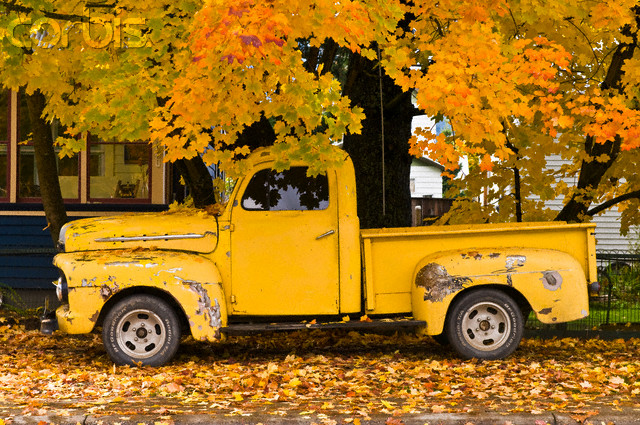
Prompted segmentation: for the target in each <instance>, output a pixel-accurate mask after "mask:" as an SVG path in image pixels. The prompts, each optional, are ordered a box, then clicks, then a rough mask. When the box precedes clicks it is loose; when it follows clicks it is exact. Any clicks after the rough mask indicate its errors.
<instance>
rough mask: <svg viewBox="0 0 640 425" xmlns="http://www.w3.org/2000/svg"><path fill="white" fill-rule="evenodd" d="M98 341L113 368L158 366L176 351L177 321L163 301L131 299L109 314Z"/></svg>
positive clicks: (178, 333) (140, 297)
mask: <svg viewBox="0 0 640 425" xmlns="http://www.w3.org/2000/svg"><path fill="white" fill-rule="evenodd" d="M102 341H103V343H104V347H105V349H106V350H107V354H109V357H111V360H113V362H114V363H116V364H119V365H124V364H128V365H147V366H161V365H163V364H165V363H166V362H168V361H169V360H171V358H172V357H173V356H174V355H175V354H176V352H177V351H178V346H179V345H180V321H179V320H178V317H177V315H176V313H175V311H174V310H173V308H172V307H171V306H170V305H169V304H167V303H166V302H165V301H164V300H162V299H160V298H158V297H154V296H152V295H133V296H131V297H128V298H125V299H123V300H121V301H119V302H118V303H117V304H116V305H114V306H113V308H111V310H109V312H108V313H107V315H106V316H105V319H104V324H103V327H102Z"/></svg>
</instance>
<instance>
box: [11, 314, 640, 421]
mask: <svg viewBox="0 0 640 425" xmlns="http://www.w3.org/2000/svg"><path fill="white" fill-rule="evenodd" d="M3 320H4V319H2V318H0V364H1V365H2V366H1V369H0V394H2V401H0V418H2V416H3V415H2V408H5V410H6V408H8V407H11V406H13V408H15V407H18V408H20V409H21V410H22V412H24V413H27V414H29V413H34V412H35V413H37V412H38V410H39V409H42V408H44V407H47V408H49V409H50V408H51V407H52V406H54V407H55V406H58V407H59V408H60V409H62V410H64V409H69V408H83V409H86V411H87V412H89V413H92V414H101V413H105V412H109V413H113V412H120V413H122V414H134V413H143V412H146V413H156V414H163V413H178V412H187V413H190V412H203V411H208V412H212V411H220V412H221V413H225V414H246V413H251V412H256V411H265V409H266V410H267V411H268V412H269V413H273V414H281V415H296V416H297V415H310V416H313V415H318V414H320V415H322V414H342V415H344V417H345V418H347V419H346V420H347V422H353V421H355V423H358V422H359V421H360V420H362V419H366V418H367V417H368V416H369V415H370V414H372V413H381V412H382V413H388V414H389V415H394V414H395V415H398V414H402V413H419V412H420V413H424V412H482V411H499V412H533V413H536V412H538V411H549V410H553V411H558V412H565V413H568V414H570V415H574V416H575V417H576V418H581V417H582V418H584V417H587V416H589V415H593V414H595V413H596V412H598V410H599V409H600V408H602V407H606V408H607V409H611V408H613V409H615V408H617V407H618V406H631V407H640V404H639V403H640V401H638V394H640V381H637V376H638V371H639V370H640V363H638V359H639V358H640V340H638V339H632V340H628V341H624V340H616V341H602V340H584V341H583V340H576V339H563V340H547V341H541V340H525V341H523V343H522V346H521V348H520V349H519V350H518V351H516V353H515V355H514V356H512V357H510V358H509V359H507V360H502V361H476V360H471V361H462V360H459V359H458V358H456V357H454V355H453V354H452V353H451V352H450V351H449V350H447V349H446V348H442V347H441V346H439V345H437V344H436V343H435V342H433V341H432V340H431V339H430V338H428V337H417V336H414V335H411V334H400V335H363V334H357V333H346V332H322V331H314V332H300V333H292V334H286V333H282V334H279V333H272V334H265V335H260V336H253V337H234V338H229V339H228V340H227V341H226V342H225V343H222V344H218V345H209V344H204V343H197V342H194V341H191V340H187V341H185V342H184V343H183V345H182V348H181V350H180V353H179V355H178V356H177V358H176V360H175V361H174V362H172V363H171V364H170V365H168V366H165V367H161V368H155V369H154V368H146V367H143V368H136V367H115V366H114V365H113V363H111V362H110V361H109V359H108V358H107V356H106V354H105V352H104V349H103V347H102V342H101V339H100V336H99V335H97V334H95V335H88V336H67V335H61V334H56V335H54V336H44V335H41V334H40V333H39V332H37V331H25V330H24V329H23V328H22V327H20V326H19V325H16V324H8V323H7V322H6V321H5V322H4V323H2V321H3ZM14 410H15V409H14Z"/></svg>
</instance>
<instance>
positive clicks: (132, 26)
mask: <svg viewBox="0 0 640 425" xmlns="http://www.w3.org/2000/svg"><path fill="white" fill-rule="evenodd" d="M200 5H201V3H200V2H198V1H193V2H192V1H184V2H180V3H179V4H174V3H173V2H160V1H158V2H151V3H149V4H140V3H139V2H120V3H119V4H118V5H100V4H97V5H85V4H82V3H75V4H71V3H68V2H66V3H65V2H62V3H59V2H50V1H37V2H30V3H28V4H27V3H24V4H22V3H16V2H0V8H1V9H2V10H3V13H2V14H0V35H1V37H2V42H1V43H0V50H1V51H2V55H1V56H2V58H1V59H0V62H1V66H0V83H1V84H2V85H3V86H4V87H7V88H11V89H14V90H17V89H18V88H19V87H21V88H24V93H25V95H26V96H27V98H28V99H30V98H32V97H34V98H35V97H37V104H38V106H39V109H37V110H36V109H34V110H33V111H32V108H31V104H32V103H33V102H28V103H29V105H30V108H29V109H30V113H32V120H31V121H32V122H36V121H40V122H41V123H42V125H44V126H46V125H48V123H50V122H52V121H53V120H58V121H59V122H60V123H61V124H62V125H64V126H65V128H66V134H65V137H62V138H59V139H58V140H52V139H51V137H50V132H48V133H49V135H47V131H40V132H36V131H34V132H33V134H32V136H31V139H32V141H33V143H34V147H35V151H36V158H37V162H36V165H37V167H38V173H39V175H40V176H41V180H42V182H43V184H42V185H41V192H42V199H43V205H44V209H45V213H46V215H47V220H48V221H49V228H50V231H51V234H52V237H53V239H54V241H55V240H57V237H58V232H59V229H60V227H61V226H62V224H64V222H65V221H66V213H65V210H64V205H63V202H62V198H61V195H60V188H59V184H58V181H57V179H56V178H55V169H56V164H55V157H53V155H51V153H52V152H53V150H54V144H55V145H57V146H58V147H60V148H61V149H60V150H61V155H71V154H73V153H75V152H77V151H79V150H82V149H84V148H85V137H84V135H86V134H87V133H91V134H93V135H95V136H97V137H99V138H101V139H103V140H118V141H122V142H126V141H139V140H151V138H150V134H149V125H148V123H149V121H150V120H151V118H152V115H153V113H154V109H155V108H156V107H157V106H158V105H159V104H162V103H163V102H165V101H166V96H167V90H168V88H169V87H171V85H172V83H173V80H174V78H175V75H176V74H177V73H178V72H179V68H176V67H174V66H173V55H172V50H175V47H174V46H175V45H176V44H179V42H180V40H181V37H183V36H184V35H185V33H186V30H185V25H188V22H189V17H190V16H192V15H193V14H194V13H195V12H196V11H197V10H198V8H199V7H200ZM154 146H156V148H158V149H159V147H158V145H157V143H156V144H155V145H154ZM45 151H46V152H47V153H46V155H45V154H44V152H45ZM43 159H46V160H43ZM177 165H178V169H179V170H180V171H181V173H182V174H183V176H184V177H185V181H186V182H187V183H188V184H189V186H190V189H191V193H192V194H193V195H194V199H195V200H196V202H195V203H196V205H197V206H204V205H206V204H211V203H213V202H215V200H214V197H213V184H212V181H211V179H210V178H209V173H208V170H207V167H206V165H205V164H204V163H203V162H202V160H201V158H200V157H191V158H182V159H180V160H179V161H177ZM47 169H48V170H54V174H50V173H47V171H46V170H47ZM203 176H206V178H203Z"/></svg>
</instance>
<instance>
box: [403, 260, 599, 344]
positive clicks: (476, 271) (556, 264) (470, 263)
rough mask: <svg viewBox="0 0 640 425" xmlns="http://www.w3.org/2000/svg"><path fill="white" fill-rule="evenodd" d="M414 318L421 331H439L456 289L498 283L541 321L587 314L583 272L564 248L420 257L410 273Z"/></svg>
mask: <svg viewBox="0 0 640 425" xmlns="http://www.w3.org/2000/svg"><path fill="white" fill-rule="evenodd" d="M413 281H414V285H413V286H412V308H413V315H414V318H415V319H417V320H425V321H426V322H427V328H426V333H427V334H429V335H438V334H440V333H442V331H443V328H444V321H445V319H446V316H447V311H448V310H449V306H450V305H451V302H452V301H453V299H454V298H455V297H456V296H457V295H458V294H459V293H461V292H462V291H465V290H468V289H469V288H472V287H476V286H481V285H502V286H504V287H510V288H513V289H514V290H516V291H518V292H519V293H520V294H522V295H523V296H524V298H525V299H526V300H527V301H528V302H529V304H530V305H531V308H532V309H533V311H535V313H536V315H537V317H538V319H539V320H540V321H541V322H542V323H561V322H567V321H570V320H576V319H581V318H584V317H586V316H587V315H588V314H589V306H588V293H587V282H586V278H585V272H584V270H583V269H582V266H581V265H580V263H579V262H578V261H577V260H576V259H575V258H573V257H572V256H570V255H569V254H567V253H564V252H560V251H555V250H544V249H529V248H508V249H505V248H501V249H500V250H498V249H496V250H491V249H482V250H477V251H469V250H456V251H447V252H442V253H438V254H434V255H430V256H427V257H425V258H424V259H422V260H421V261H420V262H419V263H418V265H417V267H416V270H415V273H414V280H413Z"/></svg>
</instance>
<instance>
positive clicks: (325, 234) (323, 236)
mask: <svg viewBox="0 0 640 425" xmlns="http://www.w3.org/2000/svg"><path fill="white" fill-rule="evenodd" d="M335 232H336V231H335V230H329V231H328V232H324V233H323V234H321V235H320V236H318V237H317V238H316V240H319V239H322V238H326V237H327V236H331V235H333V234H334V233H335Z"/></svg>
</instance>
